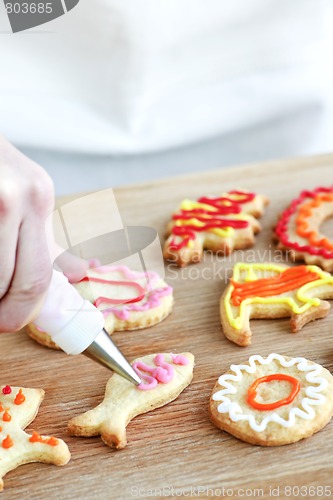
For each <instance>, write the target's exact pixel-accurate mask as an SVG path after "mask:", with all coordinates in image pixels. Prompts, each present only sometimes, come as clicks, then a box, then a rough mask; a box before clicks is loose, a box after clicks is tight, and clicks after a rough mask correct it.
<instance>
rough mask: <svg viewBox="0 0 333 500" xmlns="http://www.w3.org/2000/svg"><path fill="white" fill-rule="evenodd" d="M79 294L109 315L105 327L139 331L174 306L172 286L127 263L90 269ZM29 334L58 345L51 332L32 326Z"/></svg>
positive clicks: (52, 345)
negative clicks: (131, 267) (52, 338)
mask: <svg viewBox="0 0 333 500" xmlns="http://www.w3.org/2000/svg"><path fill="white" fill-rule="evenodd" d="M75 287H76V288H77V290H78V291H79V293H80V294H81V295H82V297H84V298H85V299H87V300H90V301H91V302H93V303H94V304H95V305H96V307H98V308H99V309H100V310H101V311H102V312H103V314H104V316H105V329H106V330H107V332H108V333H109V334H110V335H111V334H112V333H113V332H114V331H124V330H139V329H142V328H147V327H149V326H153V325H155V324H157V323H159V322H161V321H162V320H163V319H164V318H166V317H167V316H168V315H169V314H170V312H171V310H172V305H173V295H172V288H171V286H169V285H167V284H166V283H165V281H163V280H162V279H161V278H160V276H159V275H158V274H157V273H155V272H151V271H148V272H146V273H144V272H137V271H133V270H131V269H129V268H128V267H127V266H100V267H98V268H92V269H89V271H88V274H87V276H86V277H85V278H83V280H81V281H80V282H79V283H77V284H75ZM29 335H30V336H31V337H32V338H33V339H34V340H36V341H37V342H39V343H40V344H42V345H45V346H46V347H51V348H55V349H56V348H57V346H56V344H55V343H54V342H52V340H51V338H50V336H49V335H47V334H46V333H45V332H42V331H40V330H39V329H38V328H37V327H36V326H35V325H33V324H30V325H29Z"/></svg>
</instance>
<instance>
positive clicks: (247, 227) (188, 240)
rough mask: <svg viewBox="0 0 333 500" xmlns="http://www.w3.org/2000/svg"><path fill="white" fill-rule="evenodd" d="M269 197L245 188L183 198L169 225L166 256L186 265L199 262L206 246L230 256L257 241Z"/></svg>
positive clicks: (207, 248)
mask: <svg viewBox="0 0 333 500" xmlns="http://www.w3.org/2000/svg"><path fill="white" fill-rule="evenodd" d="M267 203H268V199H267V198H266V197H265V196H262V195H256V194H254V193H249V192H247V191H243V190H236V191H229V192H227V193H223V194H222V195H221V196H218V197H208V196H203V197H201V198H199V199H198V200H197V201H193V200H183V201H182V203H181V205H180V208H179V210H178V211H177V212H176V213H174V214H173V216H172V221H171V222H170V223H169V224H168V226H167V234H168V238H167V240H166V242H165V245H164V250H163V255H164V258H165V259H167V260H170V261H172V262H175V263H176V264H177V265H178V266H180V267H183V266H186V265H187V264H189V263H190V262H199V261H200V260H201V258H202V255H203V251H204V249H206V250H211V251H213V252H221V253H223V254H225V255H228V254H229V253H231V252H232V251H233V250H237V249H241V248H248V247H250V246H252V245H253V244H254V235H255V234H256V233H258V232H259V231H260V229H261V227H260V224H259V222H258V220H257V219H256V217H261V215H262V214H263V211H264V207H265V205H267Z"/></svg>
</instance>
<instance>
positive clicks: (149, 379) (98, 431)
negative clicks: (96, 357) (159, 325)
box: [68, 352, 194, 449]
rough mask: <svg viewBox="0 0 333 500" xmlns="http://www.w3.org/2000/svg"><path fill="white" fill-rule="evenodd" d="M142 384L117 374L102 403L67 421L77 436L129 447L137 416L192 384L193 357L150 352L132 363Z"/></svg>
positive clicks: (163, 403)
mask: <svg viewBox="0 0 333 500" xmlns="http://www.w3.org/2000/svg"><path fill="white" fill-rule="evenodd" d="M132 366H133V368H134V369H135V371H136V372H137V373H138V374H139V375H140V377H141V379H142V381H143V382H142V383H141V384H140V385H139V386H137V387H136V386H134V385H133V384H131V383H130V382H128V381H127V380H125V379H124V378H122V377H120V376H119V375H117V374H114V375H112V377H111V378H110V379H109V381H108V383H107V385H106V391H105V396H104V399H103V401H102V403H101V404H99V405H98V406H97V407H96V408H94V409H93V410H90V411H87V412H86V413H84V414H83V415H79V416H78V417H74V418H73V419H72V420H71V421H70V422H69V424H68V430H69V433H70V434H72V435H74V436H97V435H101V437H102V440H103V441H104V443H105V444H107V445H108V446H114V447H115V448H117V449H121V448H124V447H125V446H126V442H127V439H126V426H127V424H128V423H129V422H130V420H132V419H133V418H134V417H135V416H137V415H139V414H141V413H146V412H148V411H150V410H154V409H155V408H159V407H160V406H164V405H166V404H168V403H170V402H171V401H173V400H174V399H176V398H177V397H178V396H179V394H180V393H181V392H182V391H183V390H184V389H185V387H187V386H188V385H189V383H190V382H191V380H192V376H193V367H194V356H193V354H191V353H189V352H186V353H183V354H177V355H175V354H166V353H164V354H151V355H148V356H144V357H143V358H140V359H136V360H135V361H134V362H133V363H132Z"/></svg>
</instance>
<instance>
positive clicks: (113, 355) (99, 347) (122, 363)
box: [82, 328, 141, 385]
mask: <svg viewBox="0 0 333 500" xmlns="http://www.w3.org/2000/svg"><path fill="white" fill-rule="evenodd" d="M82 354H85V355H86V356H88V357H89V358H91V359H93V360H94V361H97V362H98V363H100V364H101V365H103V366H106V367H107V368H109V369H111V370H113V371H114V372H116V373H118V375H121V376H122V377H124V378H126V380H128V381H129V382H132V384H135V385H139V384H140V383H141V379H140V377H139V376H138V375H137V373H136V372H135V371H134V370H133V368H132V366H131V365H130V364H129V362H128V361H127V359H126V358H125V357H124V356H123V355H122V353H121V352H120V350H119V349H118V347H117V346H116V345H115V344H114V343H113V342H112V340H111V338H110V336H109V334H108V333H107V332H106V331H105V330H104V328H103V330H102V331H101V332H100V333H99V334H98V335H97V337H96V338H95V340H94V341H93V343H92V344H90V346H89V347H87V349H86V350H85V351H83V353H82Z"/></svg>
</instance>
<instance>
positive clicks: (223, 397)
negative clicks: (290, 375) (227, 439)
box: [212, 353, 328, 432]
mask: <svg viewBox="0 0 333 500" xmlns="http://www.w3.org/2000/svg"><path fill="white" fill-rule="evenodd" d="M273 360H277V361H278V362H279V363H280V364H281V366H283V367H284V368H288V367H290V366H294V365H297V369H298V370H299V371H301V372H308V373H307V374H306V376H305V378H306V380H307V381H308V382H309V383H310V384H318V385H316V386H313V385H310V386H309V387H307V388H306V390H305V394H306V396H307V397H304V398H303V399H302V400H301V403H300V406H301V408H291V409H290V411H289V415H288V419H284V418H282V417H281V416H280V415H279V414H278V413H277V412H272V413H270V414H269V415H267V416H265V417H264V418H263V420H262V421H261V422H260V423H257V422H256V419H255V416H254V415H253V414H244V412H243V409H242V408H241V406H240V405H239V404H238V403H236V402H234V401H231V400H230V399H229V398H228V397H227V395H228V394H236V393H237V388H236V387H235V386H234V385H232V383H231V382H240V381H241V380H242V378H243V373H242V371H245V372H247V373H255V371H256V369H257V367H256V364H255V363H256V362H257V363H259V364H261V365H269V364H270V363H271V362H272V361H273ZM230 370H232V371H233V372H235V375H232V374H229V373H226V374H225V375H221V376H220V377H219V379H218V382H219V384H220V385H221V386H222V387H225V389H222V390H220V391H218V392H215V394H213V397H212V399H213V400H214V401H222V403H221V404H220V405H219V406H218V408H217V410H218V412H219V413H229V417H230V419H231V420H232V421H233V422H239V421H241V420H246V421H248V423H249V425H250V427H251V428H252V429H253V430H254V431H257V432H262V431H264V430H265V429H266V427H267V425H268V424H269V422H275V423H277V424H280V425H282V426H283V427H292V426H293V425H295V422H296V417H300V418H303V419H304V420H311V419H313V418H314V416H315V411H314V409H313V408H312V406H318V405H321V404H323V403H325V401H326V397H325V396H324V395H323V394H320V393H321V392H322V391H323V390H324V389H325V388H326V387H327V385H328V382H327V380H326V379H325V378H323V377H320V376H319V374H320V373H321V372H322V367H321V366H320V365H317V364H310V363H309V362H308V360H307V359H305V358H292V359H290V360H288V361H287V360H286V359H285V358H284V357H283V356H281V355H280V354H275V353H272V354H270V355H269V356H268V357H267V358H262V357H261V356H259V355H254V356H251V357H250V359H249V365H231V367H230ZM228 381H231V382H228Z"/></svg>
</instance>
